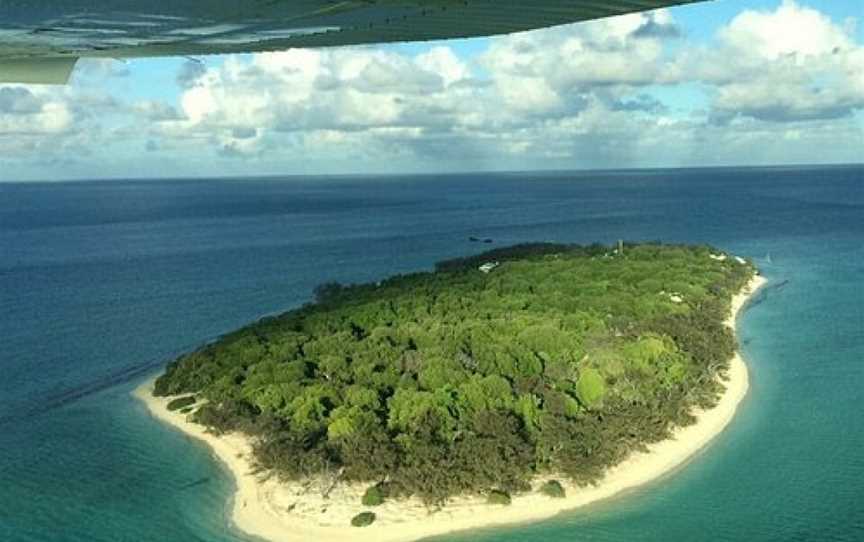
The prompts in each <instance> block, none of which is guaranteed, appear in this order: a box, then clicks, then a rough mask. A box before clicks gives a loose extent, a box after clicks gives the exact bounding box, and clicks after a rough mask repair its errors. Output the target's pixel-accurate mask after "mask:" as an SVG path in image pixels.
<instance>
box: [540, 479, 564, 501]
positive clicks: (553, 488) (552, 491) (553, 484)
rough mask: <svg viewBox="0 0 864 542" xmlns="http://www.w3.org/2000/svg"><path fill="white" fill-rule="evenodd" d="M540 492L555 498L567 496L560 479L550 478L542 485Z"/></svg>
mask: <svg viewBox="0 0 864 542" xmlns="http://www.w3.org/2000/svg"><path fill="white" fill-rule="evenodd" d="M540 493H542V494H543V495H546V496H547V497H552V498H553V499H563V498H564V497H566V496H567V493H566V492H565V491H564V487H563V486H561V483H560V482H559V481H558V480H549V481H548V482H546V483H545V484H543V485H542V486H540Z"/></svg>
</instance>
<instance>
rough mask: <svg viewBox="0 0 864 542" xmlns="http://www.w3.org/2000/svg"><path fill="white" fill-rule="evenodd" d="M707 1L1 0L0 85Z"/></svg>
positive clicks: (487, 31) (480, 32) (473, 32)
mask: <svg viewBox="0 0 864 542" xmlns="http://www.w3.org/2000/svg"><path fill="white" fill-rule="evenodd" d="M697 1H703V0H150V1H144V0H28V1H14V0H9V1H4V0H0V82H21V83H49V84H50V83H53V84H62V83H65V82H66V81H67V79H68V77H69V74H70V73H71V71H72V69H73V67H74V65H75V62H76V60H77V59H78V58H81V57H110V58H131V57H155V56H182V55H194V56H197V55H207V54H222V53H252V52H261V51H279V50H285V49H290V48H294V47H329V46H338V45H357V44H367V43H387V42H402V41H426V40H437V39H448V38H467V37H472V36H488V35H493V34H506V33H510V32H518V31H521V30H530V29H534V28H542V27H547V26H554V25H559V24H565V23H572V22H578V21H587V20H591V19H600V18H603V17H611V16H614V15H622V14H625V13H633V12H637V11H646V10H651V9H656V8H662V7H668V6H673V5H678V4H686V3H691V2H697Z"/></svg>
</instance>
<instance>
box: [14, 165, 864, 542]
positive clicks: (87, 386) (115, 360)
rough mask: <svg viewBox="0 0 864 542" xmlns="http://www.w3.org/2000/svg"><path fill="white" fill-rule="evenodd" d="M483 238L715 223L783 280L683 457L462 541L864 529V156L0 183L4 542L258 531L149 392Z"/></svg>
mask: <svg viewBox="0 0 864 542" xmlns="http://www.w3.org/2000/svg"><path fill="white" fill-rule="evenodd" d="M470 235H478V236H483V237H492V238H494V239H495V240H496V244H498V245H500V244H504V243H513V242H518V241H528V240H557V241H574V242H591V241H595V240H599V241H603V242H611V241H613V240H615V239H617V238H619V237H624V238H627V239H634V240H646V239H663V240H669V241H673V240H674V241H688V242H710V243H713V244H716V245H718V246H721V247H723V248H724V249H727V250H731V251H734V252H736V253H739V254H744V255H748V256H752V257H754V258H755V259H756V260H757V262H758V263H759V264H760V265H761V266H762V268H763V271H764V272H765V274H766V275H767V276H768V277H769V279H770V280H771V282H772V286H771V287H770V288H769V289H768V290H766V291H765V293H764V294H763V295H761V296H759V298H758V299H757V302H756V303H754V304H753V306H752V307H751V308H750V310H748V312H747V313H746V315H745V316H744V318H743V320H742V322H741V327H740V330H739V333H740V337H741V339H742V342H743V348H744V352H745V355H746V357H747V359H748V361H749V365H750V368H751V375H752V387H751V393H750V395H749V396H748V398H747V399H746V400H745V403H744V404H743V406H742V409H741V411H740V413H739V415H738V417H737V418H736V420H735V421H734V422H733V425H732V426H731V428H730V429H729V430H728V431H726V432H725V433H724V434H723V435H721V436H720V437H719V438H718V439H717V440H716V441H715V442H714V443H713V444H712V445H711V446H710V447H709V448H708V449H707V450H705V451H704V452H703V453H701V454H700V455H699V456H698V457H696V458H695V459H694V460H693V461H691V462H690V463H689V464H688V465H687V466H686V467H685V468H683V469H681V470H680V471H678V472H676V473H674V474H673V475H671V476H668V477H666V478H664V479H663V480H660V481H658V482H656V483H653V484H650V485H648V486H645V487H643V488H640V489H639V490H636V491H633V492H631V493H630V494H628V495H626V496H623V497H621V498H617V499H614V500H612V501H609V502H605V503H600V504H597V505H594V506H591V507H589V508H586V509H583V510H578V511H574V512H571V513H568V514H565V515H562V516H560V517H558V518H555V519H552V520H549V521H545V522H541V523H536V524H531V525H525V526H516V527H508V528H499V529H489V530H481V531H472V532H470V533H466V534H463V535H457V536H448V537H442V538H440V540H442V541H448V542H456V541H463V540H482V541H508V542H509V541H520V542H521V541H526V542H527V541H531V542H534V541H541V540H542V541H546V540H551V541H557V540H560V541H565V540H566V541H630V540H657V541H661V540H662V541H667V540H682V541H685V540H686V541H689V540H758V541H769V540H772V541H773V540H778V541H780V540H784V541H785V540H802V541H805V540H806V541H809V540H838V541H858V540H864V482H862V476H864V453H862V450H864V423H862V422H861V420H860V415H861V413H862V408H861V398H862V391H861V390H862V389H864V291H862V284H864V168H862V167H848V168H822V169H819V168H808V169H789V168H787V169H755V170H754V169H744V170H741V169H724V170H689V171H688V170H676V171H642V172H604V173H578V174H570V173H562V174H548V173H547V174H507V175H462V176H447V177H406V178H398V177H388V178H348V179H346V178H341V179H289V180H270V179H265V180H261V179H259V180H255V179H250V180H242V181H241V180H237V181H231V180H220V181H178V182H163V181H160V182H116V183H63V184H56V185H49V184H18V185H0V337H2V339H3V340H2V343H0V344H2V348H0V369H2V375H3V376H2V378H0V540H4V541H6V540H9V541H16V542H17V541H102V540H104V541H117V540H123V541H126V540H128V541H154V542H155V541H170V542H174V541H178V542H179V541H196V540H199V541H207V542H215V541H220V542H221V541H237V540H242V539H243V538H242V537H240V536H239V535H238V534H236V533H233V532H232V531H231V529H230V528H229V527H228V525H227V522H226V515H225V511H226V509H227V506H228V502H227V500H228V498H229V497H230V494H231V481H230V479H229V478H228V477H227V476H226V474H225V473H224V472H222V470H221V469H220V468H219V466H218V464H216V463H215V462H214V461H213V460H212V459H211V458H210V456H209V454H208V452H207V450H206V449H204V448H202V447H201V446H199V445H197V444H195V443H192V442H190V441H189V440H188V439H186V438H185V437H183V436H182V435H180V434H178V433H176V432H174V431H172V430H171V429H169V428H166V427H164V426H162V425H160V424H158V423H156V422H154V421H153V420H151V419H150V418H149V417H148V416H147V415H146V413H145V411H144V409H143V407H142V406H141V405H140V404H138V403H137V402H135V401H134V400H132V398H131V397H130V396H129V392H130V391H131V390H132V389H133V388H134V386H135V385H136V384H137V383H138V382H140V381H141V380H142V379H143V378H144V376H145V375H147V374H150V373H152V372H153V371H154V370H155V369H156V368H158V367H159V366H161V365H162V364H163V363H164V361H165V360H167V359H168V358H169V357H170V356H172V355H174V354H176V353H177V352H180V351H183V350H185V349H188V348H191V347H193V346H194V345H196V344H200V343H201V342H203V341H206V340H208V339H211V338H213V337H215V336H217V335H218V334H219V333H223V332H225V331H228V330H230V329H233V328H235V327H237V326H239V325H242V324H243V323H245V322H248V321H250V320H252V319H254V318H256V317H258V316H260V315H262V314H266V313H270V312H274V311H279V310H284V309H286V308H290V307H292V306H295V305H297V304H299V303H302V302H304V301H306V300H308V299H309V297H310V292H311V289H312V288H313V287H314V286H315V285H316V284H318V283H320V282H324V281H328V280H341V281H349V282H350V281H366V280H373V279H377V278H380V277H383V276H386V275H389V274H392V273H395V272H404V271H410V270H416V269H423V268H428V267H430V266H431V265H432V264H433V263H434V262H435V261H436V260H439V259H442V258H446V257H452V256H455V255H460V254H467V253H471V252H476V251H479V250H482V249H484V248H487V247H486V246H485V245H483V246H479V245H477V244H474V243H469V242H468V241H467V238H468V237H469V236H470ZM360 539H361V538H359V537H358V540H360Z"/></svg>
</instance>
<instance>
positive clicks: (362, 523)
mask: <svg viewBox="0 0 864 542" xmlns="http://www.w3.org/2000/svg"><path fill="white" fill-rule="evenodd" d="M374 522H375V513H374V512H360V513H359V514H357V515H356V516H354V517H353V518H351V525H353V526H354V527H366V526H368V525H372V523H374Z"/></svg>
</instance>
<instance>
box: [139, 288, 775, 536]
mask: <svg viewBox="0 0 864 542" xmlns="http://www.w3.org/2000/svg"><path fill="white" fill-rule="evenodd" d="M766 282H767V281H766V279H765V278H764V277H762V276H760V275H756V276H754V277H753V279H752V280H751V281H750V282H749V283H748V284H747V285H746V286H745V287H744V288H743V289H742V290H741V291H740V292H738V293H737V294H736V295H735V296H734V297H733V298H732V305H731V309H732V310H731V314H730V315H729V317H728V318H727V319H726V321H725V322H724V323H725V325H726V326H728V327H730V328H731V329H732V331H733V333H734V332H735V327H736V324H737V320H738V317H739V315H740V313H741V310H742V309H743V308H744V307H745V306H746V305H747V303H748V302H749V301H750V299H751V298H752V297H753V295H754V294H755V293H756V292H757V291H758V290H759V289H760V288H761V287H762V286H764V285H765V283H766ZM153 381H154V379H149V380H147V381H146V382H144V383H143V384H142V385H141V386H139V387H138V388H137V389H136V390H135V391H134V393H133V395H134V396H135V397H137V398H138V399H140V400H141V401H142V402H143V403H144V404H145V405H146V406H147V409H148V411H149V412H150V414H151V415H152V416H153V417H154V418H156V419H157V420H159V421H162V422H164V423H167V424H169V425H171V426H173V427H174V428H176V429H178V430H179V431H181V432H183V433H184V434H185V435H187V436H188V437H190V438H193V439H196V440H200V441H203V442H205V443H206V444H208V445H209V446H210V448H211V450H212V452H213V454H214V455H215V456H216V457H217V458H218V459H219V461H220V462H221V463H222V464H223V465H224V466H225V467H226V468H227V469H228V471H229V472H230V473H231V474H232V476H233V478H234V481H235V486H236V491H235V494H234V497H233V503H231V506H232V513H231V520H232V523H233V525H234V526H235V527H236V528H237V529H239V530H241V531H243V532H245V533H248V534H251V535H254V536H256V537H260V538H264V539H266V540H270V541H272V542H294V541H301V540H310V539H311V540H316V541H318V542H337V541H344V540H350V539H353V538H357V537H362V538H363V540H369V541H374V542H409V541H413V540H420V539H423V538H426V537H431V536H439V535H443V534H447V533H452V532H455V531H463V530H469V529H476V528H485V527H497V526H504V525H510V524H518V523H527V522H533V521H539V520H543V519H548V518H551V517H553V516H555V515H557V514H559V513H561V512H564V511H568V510H573V509H575V508H578V507H581V506H585V505H587V504H591V503H594V502H597V501H601V500H605V499H608V498H610V497H613V496H615V495H618V494H620V493H622V492H624V491H626V490H630V489H634V488H636V487H638V486H641V485H644V484H646V483H648V482H651V481H654V480H656V479H658V478H660V477H662V476H663V475H666V474H668V473H670V472H672V471H674V470H675V469H676V468H678V467H680V466H682V465H684V464H685V463H686V462H687V461H689V460H691V459H692V458H693V457H694V456H695V455H696V454H697V453H698V452H699V451H701V450H702V449H703V448H704V447H705V446H706V445H707V444H709V442H710V441H711V440H713V439H714V437H716V436H717V435H719V434H720V433H721V432H722V431H723V430H724V429H725V428H726V427H727V426H728V425H729V423H730V422H731V421H732V419H733V417H734V415H735V412H736V411H737V409H738V405H739V404H740V403H741V401H742V400H743V399H744V397H745V396H746V395H747V391H748V389H749V377H748V371H747V366H746V364H745V363H744V360H743V358H742V357H741V354H740V352H739V351H736V352H735V355H734V356H733V358H732V360H731V361H730V364H729V369H728V371H727V373H726V379H725V380H724V384H725V386H726V391H725V392H724V393H723V395H722V396H721V397H720V399H719V400H718V402H717V404H716V405H715V406H714V407H713V408H711V409H709V410H702V411H696V412H694V416H695V417H696V422H695V423H693V424H692V425H689V426H687V427H679V428H676V429H675V430H673V431H672V436H671V437H670V438H668V439H666V440H663V441H661V442H658V443H655V444H651V445H648V446H647V451H646V452H637V453H634V454H633V455H631V456H630V457H629V458H627V459H626V460H624V461H623V462H621V463H619V464H618V465H615V466H614V467H612V468H610V469H609V470H608V471H607V472H606V475H605V476H604V478H603V479H602V480H601V481H600V482H598V484H597V485H594V486H587V487H577V486H573V485H571V484H566V483H563V480H562V485H564V487H565V489H566V491H567V497H565V498H563V499H552V498H549V497H545V496H543V495H540V494H538V493H536V492H532V493H529V494H526V495H516V496H514V497H513V500H512V504H511V505H510V506H500V505H499V506H496V505H488V504H486V503H485V500H484V499H482V498H478V497H458V498H454V499H452V501H451V502H450V503H448V504H447V505H446V506H445V507H444V508H443V509H442V510H439V511H436V512H434V513H432V514H430V513H429V512H428V511H427V509H426V508H425V507H424V506H423V505H422V503H420V501H419V500H416V499H407V500H400V501H387V502H385V503H384V504H383V505H381V506H377V507H374V508H366V507H362V506H361V505H360V498H361V495H362V494H363V491H364V490H365V489H366V487H367V485H368V484H367V485H362V486H359V485H350V486H349V485H347V484H340V485H339V486H338V487H337V488H336V489H334V490H333V491H332V493H330V496H329V498H324V497H322V496H321V495H320V494H319V492H316V491H315V489H316V488H315V487H311V486H312V485H314V484H310V483H302V482H292V483H280V482H278V481H276V480H275V479H274V477H271V476H268V475H266V474H257V473H255V471H254V468H253V465H252V462H251V457H252V453H251V450H252V448H251V444H250V442H249V440H248V439H247V438H246V437H244V436H243V435H240V434H233V433H232V434H227V435H221V436H216V435H213V434H210V433H207V431H206V430H205V428H204V426H201V425H198V424H194V423H191V422H188V421H187V420H186V415H185V414H182V413H180V412H179V411H175V412H170V411H168V410H167V408H166V405H167V404H168V402H169V401H170V400H172V399H174V398H175V397H170V398H165V397H154V396H153V395H152V393H151V392H152V388H153ZM547 478H551V476H547V477H543V478H538V479H537V481H536V482H535V484H534V485H535V486H536V485H538V482H542V481H543V480H545V479H547ZM363 510H374V512H375V514H376V515H377V516H378V519H377V520H376V521H375V523H373V524H372V525H370V526H368V527H363V528H357V527H351V526H350V520H351V518H352V517H353V516H354V515H355V514H357V513H359V512H361V511H363Z"/></svg>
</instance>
